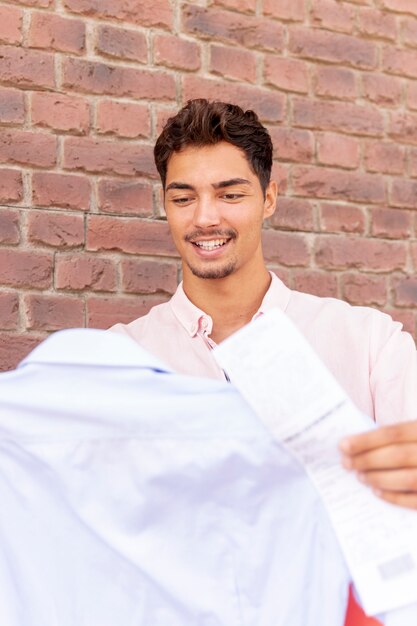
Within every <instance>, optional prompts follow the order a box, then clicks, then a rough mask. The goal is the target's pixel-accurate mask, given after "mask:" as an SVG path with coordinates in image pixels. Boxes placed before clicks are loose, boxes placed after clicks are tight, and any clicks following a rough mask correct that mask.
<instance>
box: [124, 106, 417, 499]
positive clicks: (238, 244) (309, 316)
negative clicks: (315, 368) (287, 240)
mask: <svg viewBox="0 0 417 626" xmlns="http://www.w3.org/2000/svg"><path fill="white" fill-rule="evenodd" d="M155 162H156V166H157V168H158V171H159V174H160V176H161V180H162V185H163V194H164V206H165V211H166V216H167V220H168V223H169V226H170V229H171V233H172V236H173V239H174V242H175V245H176V247H177V249H178V251H179V253H180V255H181V259H182V269H183V283H182V284H181V285H180V286H179V287H178V290H177V292H176V293H175V295H174V296H173V297H172V299H171V300H170V302H168V303H166V304H162V305H159V306H157V307H154V308H153V309H152V310H151V311H150V312H149V313H148V315H145V316H144V317H142V318H140V319H138V320H135V321H134V322H132V323H131V324H127V325H121V324H118V325H116V326H114V327H113V328H112V330H113V331H117V332H122V333H126V334H128V335H130V336H131V337H132V338H133V339H135V340H137V341H138V342H139V343H140V344H141V345H142V346H143V347H145V348H146V349H148V350H149V351H151V352H153V353H154V354H156V355H157V356H158V357H160V358H161V359H163V360H164V361H165V362H166V363H167V364H168V365H170V366H171V367H172V368H173V369H175V370H177V371H179V372H184V373H189V374H195V375H200V376H209V377H213V378H222V377H224V373H223V372H222V371H221V370H220V369H219V367H218V366H217V364H216V362H215V361H214V359H213V357H212V355H211V349H212V347H213V346H214V345H215V344H216V343H219V342H220V341H222V340H223V339H225V338H226V337H228V336H229V335H230V334H232V333H233V332H235V331H236V330H238V329H239V328H241V327H242V326H244V325H245V324H247V323H249V322H250V321H251V320H253V319H254V318H256V317H257V316H259V315H262V313H264V312H265V311H267V310H269V309H271V308H273V307H279V308H281V309H282V310H284V311H285V312H286V314H287V315H288V316H289V317H290V318H291V319H292V320H293V322H294V323H295V324H296V325H297V326H298V328H299V330H300V331H301V332H302V333H303V334H304V335H305V337H306V338H307V339H308V340H309V342H310V343H311V344H312V346H313V348H314V349H315V350H316V352H317V353H318V355H319V356H320V358H321V359H322V360H323V361H324V363H325V364H326V366H327V367H328V368H329V369H330V371H331V372H332V373H333V374H334V375H335V377H336V378H337V379H338V381H339V382H340V384H341V385H342V386H343V387H344V388H345V390H346V391H347V392H348V394H349V395H350V396H351V398H352V399H353V401H354V402H355V403H356V405H357V406H358V407H359V408H360V409H361V410H362V411H363V412H365V413H367V414H368V415H371V416H373V417H374V419H375V420H376V421H377V422H378V423H379V424H380V425H383V427H382V428H380V429H378V430H376V431H375V432H372V433H368V434H364V435H360V436H357V437H352V438H350V439H349V440H347V441H344V442H342V444H341V450H342V452H343V454H344V463H345V465H346V467H348V468H351V469H352V470H355V471H357V472H358V474H359V478H360V479H361V480H363V481H364V482H365V483H367V484H369V485H370V486H371V487H372V488H374V489H375V491H376V492H377V493H378V494H379V495H380V496H381V497H382V498H384V499H385V500H388V501H390V502H394V503H398V504H400V505H402V506H406V507H409V508H416V509H417V421H414V420H417V353H416V348H415V344H414V342H413V340H412V338H411V336H409V335H407V334H406V333H403V332H401V325H400V324H398V323H396V322H393V321H392V320H391V318H389V317H388V316H387V315H385V314H383V313H379V312H377V311H374V310H373V309H370V308H364V307H351V306H349V305H348V304H346V303H344V302H341V301H338V300H335V299H332V298H318V297H315V296H311V295H307V294H302V293H298V292H293V291H291V290H289V289H288V288H287V287H286V286H285V285H284V284H283V283H282V282H281V281H280V280H279V279H278V278H277V277H276V276H275V275H273V274H270V273H269V272H268V271H267V269H266V267H265V262H264V258H263V254H262V246H261V228H262V223H263V220H264V219H265V218H267V217H269V216H271V215H272V214H273V212H274V210H275V205H276V199H277V186H276V183H275V182H274V181H271V180H270V174H271V166H272V143H271V139H270V137H269V134H268V132H267V130H266V129H265V128H264V127H263V126H262V125H261V124H260V122H259V120H258V118H257V116H256V114H255V113H253V112H252V111H246V112H244V111H243V110H242V109H240V108H239V107H238V106H235V105H232V104H226V103H220V102H208V101H206V100H194V101H190V102H189V103H188V104H187V105H186V106H185V107H184V108H183V109H181V110H180V111H179V112H178V113H177V115H176V116H175V117H173V118H171V119H170V120H168V122H167V124H166V126H165V128H164V130H163V132H162V133H161V135H160V137H159V138H158V140H157V142H156V146H155ZM391 423H395V424H394V425H389V424H391Z"/></svg>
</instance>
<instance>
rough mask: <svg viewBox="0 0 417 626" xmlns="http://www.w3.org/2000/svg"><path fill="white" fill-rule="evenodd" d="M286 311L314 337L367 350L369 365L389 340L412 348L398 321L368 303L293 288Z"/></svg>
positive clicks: (352, 349)
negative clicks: (320, 295)
mask: <svg viewBox="0 0 417 626" xmlns="http://www.w3.org/2000/svg"><path fill="white" fill-rule="evenodd" d="M287 312H288V315H289V316H290V317H291V318H292V319H293V321H294V323H295V324H296V325H297V326H298V327H299V328H300V330H302V331H303V332H304V333H305V334H307V335H309V336H310V337H312V338H313V340H315V341H317V340H319V338H320V341H326V342H327V343H328V344H333V346H340V347H342V346H343V347H344V348H345V349H348V350H349V352H350V353H351V354H352V355H353V354H354V352H355V350H357V351H360V352H361V353H363V352H367V353H368V355H369V361H370V365H371V366H372V363H375V362H376V361H377V359H378V357H379V355H380V353H381V351H382V350H383V349H384V348H385V346H386V345H387V344H389V343H395V344H396V345H398V346H400V345H401V346H405V347H407V346H408V349H410V348H411V350H413V349H414V350H415V343H414V340H413V338H412V337H411V335H409V334H408V333H406V332H404V331H403V327H402V324H401V323H400V322H397V321H394V320H393V319H392V318H391V316H390V315H388V314H387V313H384V312H382V311H379V310H377V309H373V308H371V307H367V306H352V305H351V304H348V303H347V302H344V301H342V300H338V299H336V298H323V297H318V296H313V295H310V294H306V293H301V292H297V291H292V292H291V298H290V301H289V304H288V307H287ZM315 341H314V342H315Z"/></svg>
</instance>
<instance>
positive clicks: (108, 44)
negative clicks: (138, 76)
mask: <svg viewBox="0 0 417 626" xmlns="http://www.w3.org/2000/svg"><path fill="white" fill-rule="evenodd" d="M96 50H97V51H98V52H99V53H101V54H105V55H108V56H110V57H118V58H120V59H128V60H129V61H137V62H139V63H146V62H147V60H148V46H147V43H146V35H145V33H140V32H136V31H134V30H128V29H127V28H115V27H114V26H107V25H106V26H99V27H98V31H97V45H96Z"/></svg>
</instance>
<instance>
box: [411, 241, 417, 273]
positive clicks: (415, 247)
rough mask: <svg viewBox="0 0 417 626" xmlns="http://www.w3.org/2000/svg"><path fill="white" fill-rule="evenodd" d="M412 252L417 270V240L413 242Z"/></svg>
mask: <svg viewBox="0 0 417 626" xmlns="http://www.w3.org/2000/svg"><path fill="white" fill-rule="evenodd" d="M411 254H412V256H413V265H414V269H415V270H417V242H415V243H412V244H411Z"/></svg>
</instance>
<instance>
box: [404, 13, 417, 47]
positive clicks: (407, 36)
mask: <svg viewBox="0 0 417 626" xmlns="http://www.w3.org/2000/svg"><path fill="white" fill-rule="evenodd" d="M401 35H402V39H403V41H404V43H405V44H406V45H407V46H411V47H412V48H417V20H416V19H413V18H412V17H405V18H404V19H403V20H401Z"/></svg>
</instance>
